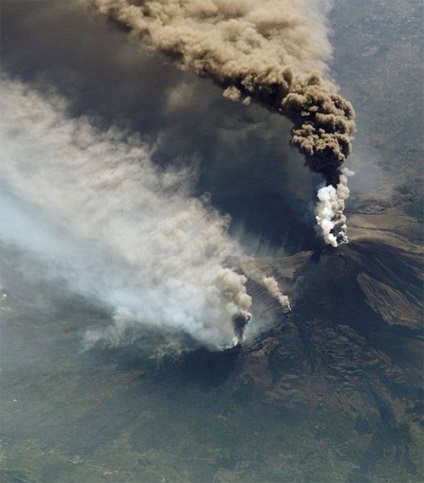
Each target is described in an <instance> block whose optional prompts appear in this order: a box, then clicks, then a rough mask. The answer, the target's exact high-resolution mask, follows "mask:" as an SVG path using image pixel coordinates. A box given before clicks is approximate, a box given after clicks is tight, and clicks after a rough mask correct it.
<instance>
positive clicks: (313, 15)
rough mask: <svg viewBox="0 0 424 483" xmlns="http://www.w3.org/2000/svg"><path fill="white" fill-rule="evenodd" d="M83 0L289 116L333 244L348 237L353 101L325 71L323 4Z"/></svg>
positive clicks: (233, 90) (235, 91)
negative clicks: (316, 183) (318, 180)
mask: <svg viewBox="0 0 424 483" xmlns="http://www.w3.org/2000/svg"><path fill="white" fill-rule="evenodd" d="M86 3H87V4H88V5H91V6H93V7H95V8H96V9H97V10H98V11H99V12H101V13H103V14H105V15H107V16H108V17H109V18H110V19H111V20H113V22H115V23H116V24H118V25H119V26H122V27H123V28H124V29H125V30H128V31H130V32H131V33H132V35H133V36H134V37H136V38H140V39H142V40H145V41H146V42H147V43H148V44H149V45H150V46H151V47H152V48H154V49H157V50H160V51H162V52H164V53H165V54H167V55H169V56H170V57H171V58H173V59H176V60H177V62H178V64H179V65H180V66H181V67H182V68H183V69H187V70H191V71H193V72H195V73H196V74H197V75H199V76H203V77H209V78H211V79H213V81H214V82H215V83H217V84H218V85H220V86H221V87H222V88H224V95H225V96H226V97H228V98H230V99H232V100H241V101H242V102H244V103H246V104H248V103H249V102H250V101H251V100H254V101H255V102H258V103H260V104H261V105H263V106H264V107H266V108H267V109H269V110H271V111H275V112H278V113H281V114H283V115H285V116H287V117H288V118H289V119H291V121H292V122H293V125H294V127H293V129H292V144H293V145H294V146H295V147H296V148H297V149H299V151H300V152H301V153H302V154H303V155H304V157H305V163H306V165H307V166H308V167H309V168H310V169H311V170H312V171H314V172H316V173H319V174H321V175H322V176H323V177H324V179H325V182H326V184H327V186H328V189H326V190H325V191H324V192H322V191H321V192H320V193H319V195H318V196H319V200H320V203H319V204H318V206H317V217H316V219H317V223H318V225H319V226H320V228H321V229H322V232H323V236H324V239H325V241H326V243H329V244H331V245H333V246H337V245H338V244H339V243H341V242H346V241H347V236H346V233H345V232H346V224H345V217H344V215H343V209H344V200H345V199H346V198H347V196H348V191H347V188H346V179H345V178H344V177H342V172H341V170H340V168H341V166H342V164H343V163H344V161H345V160H346V157H347V156H348V155H349V153H350V151H351V136H352V133H353V131H354V129H355V124H354V110H353V108H352V106H351V104H350V103H349V102H348V101H346V100H345V99H343V97H341V96H340V95H339V94H338V92H337V87H336V86H335V85H334V84H333V83H332V82H330V81H329V80H328V79H327V75H326V74H327V70H328V68H327V66H326V60H327V59H328V58H329V57H330V55H331V47H330V45H329V43H328V41H327V25H326V20H325V17H324V16H323V15H322V14H321V13H320V12H319V6H317V5H314V4H313V2H308V1H302V2H296V1H293V0H285V1H283V2H281V1H278V2H277V1H276V0H268V1H265V2H260V3H257V2H256V3H255V2H251V1H249V0H245V1H237V2H236V1H220V0H214V1H213V0H211V1H208V2H202V1H192V2H175V1H172V0H169V1H165V2H158V1H155V0H153V1H146V2H145V1H139V0H121V1H117V0H86ZM321 7H322V6H321Z"/></svg>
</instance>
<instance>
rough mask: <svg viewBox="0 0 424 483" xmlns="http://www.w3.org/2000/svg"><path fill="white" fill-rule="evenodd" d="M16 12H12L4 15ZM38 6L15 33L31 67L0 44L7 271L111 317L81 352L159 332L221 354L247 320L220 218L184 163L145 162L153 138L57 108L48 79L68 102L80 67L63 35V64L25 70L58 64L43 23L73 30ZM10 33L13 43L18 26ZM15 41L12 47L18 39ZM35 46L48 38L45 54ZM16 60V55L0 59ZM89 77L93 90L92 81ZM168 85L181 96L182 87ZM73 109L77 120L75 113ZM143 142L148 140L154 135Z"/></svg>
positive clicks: (264, 279) (241, 281)
mask: <svg viewBox="0 0 424 483" xmlns="http://www.w3.org/2000/svg"><path fill="white" fill-rule="evenodd" d="M23 5H25V2H23V4H20V5H19V4H18V7H15V6H13V5H12V6H11V7H10V10H9V14H11V12H13V10H14V9H15V8H17V10H18V11H19V7H22V6H23ZM46 5H49V3H46V4H44V5H43V6H44V8H43V7H41V6H40V5H38V4H37V7H35V8H34V10H33V11H32V15H29V16H28V17H27V18H26V22H24V26H23V27H24V28H23V29H22V30H23V32H24V33H27V32H28V30H31V28H32V29H33V30H35V31H36V32H38V33H39V36H38V38H37V40H38V41H39V42H38V43H36V44H35V45H36V48H34V49H33V51H32V53H31V54H29V58H30V59H32V65H31V63H29V64H27V63H25V62H24V59H25V57H26V55H27V51H25V50H22V51H20V49H19V47H20V45H19V42H18V45H17V46H14V47H12V48H10V49H9V47H8V45H9V46H10V43H9V44H6V47H7V48H6V54H7V55H6V66H7V70H8V71H9V74H13V75H8V76H7V75H6V76H4V77H2V79H1V80H2V82H1V91H2V96H1V97H2V111H3V112H4V113H6V117H5V118H4V119H3V120H2V123H1V126H0V127H1V133H0V135H1V138H2V146H3V152H2V165H3V166H4V168H3V170H2V173H1V187H2V189H1V199H2V207H3V211H2V213H1V231H0V243H1V248H2V252H4V253H12V252H13V251H14V252H15V254H16V252H19V254H18V255H17V256H18V258H19V259H20V260H19V261H17V265H19V266H18V267H17V269H18V270H20V271H21V272H23V273H25V274H26V275H27V276H28V277H29V278H34V277H36V278H38V279H40V280H44V279H47V280H50V281H51V280H61V283H64V284H65V285H66V286H67V287H68V288H69V289H70V290H71V291H72V292H75V293H77V294H81V295H83V296H84V297H86V298H87V299H89V300H93V301H97V302H100V303H101V304H105V305H106V306H108V307H109V308H110V309H111V311H112V314H113V320H114V323H113V324H112V325H111V326H110V327H107V328H101V329H99V330H91V331H88V332H87V334H86V343H87V346H90V345H92V344H95V343H97V342H98V341H107V342H108V343H110V344H112V345H119V344H121V343H131V340H132V337H133V333H134V332H137V331H138V330H139V328H140V327H141V328H142V329H143V330H145V328H146V327H147V328H151V327H155V326H156V327H159V329H160V330H162V331H163V332H164V333H166V332H167V331H168V332H170V333H173V334H174V333H175V331H183V332H186V333H188V334H190V336H191V337H192V338H193V339H195V340H196V341H197V342H198V343H201V344H203V345H206V346H208V347H210V348H215V349H216V348H218V349H219V348H223V347H226V346H228V345H231V343H232V339H233V337H234V336H235V337H236V339H237V341H240V340H241V339H242V338H243V334H244V328H245V325H246V324H244V325H243V324H241V323H240V320H241V319H240V318H241V317H244V319H245V322H248V321H249V319H250V314H249V312H248V308H249V306H250V304H251V297H250V296H249V295H248V294H247V292H246V288H245V282H246V277H245V275H243V274H242V273H240V270H236V269H234V265H233V264H232V263H231V262H230V261H229V260H228V259H229V257H230V256H232V257H234V256H237V255H238V254H239V253H241V252H239V248H238V245H237V243H234V242H233V241H232V240H231V239H230V237H228V235H227V229H228V224H229V219H228V218H227V217H225V216H222V215H221V214H219V213H218V212H217V211H216V210H214V209H213V208H212V207H211V206H210V205H209V204H208V203H207V202H206V201H205V199H197V198H196V197H194V196H193V195H192V189H191V179H192V178H193V177H194V178H195V176H196V175H195V168H196V166H195V164H196V163H195V162H193V166H192V167H190V166H189V165H187V164H184V163H182V164H181V166H178V163H177V167H172V166H171V167H169V166H168V167H167V166H166V163H162V164H161V163H160V162H156V163H153V162H152V158H153V153H155V152H156V153H157V149H156V146H155V145H154V143H153V142H152V138H153V136H152V138H150V139H149V138H147V137H146V138H147V140H144V139H140V138H139V137H138V136H137V135H134V134H131V132H132V131H129V129H128V128H127V129H125V128H123V127H122V126H121V128H117V127H116V126H114V125H113V122H112V121H111V122H110V123H109V125H106V126H105V125H104V119H102V120H101V121H100V122H98V123H96V119H93V117H92V116H89V117H87V116H85V117H81V115H80V114H78V113H77V112H76V111H77V110H78V102H77V103H76V105H77V107H76V106H75V104H74V105H73V106H72V107H69V106H68V102H67V100H65V99H64V98H63V97H62V96H60V95H57V93H56V90H57V89H55V87H56V83H55V82H52V80H54V79H55V78H56V79H59V80H60V79H64V80H63V84H62V86H61V87H62V88H63V90H66V88H68V89H70V91H68V92H70V97H71V99H72V94H74V98H77V97H78V96H77V94H75V93H73V92H72V86H71V83H70V81H69V79H68V78H67V77H66V73H67V69H66V67H69V66H71V68H70V70H69V71H68V73H69V72H70V77H71V80H72V79H78V75H75V76H73V75H72V74H77V73H78V72H77V70H76V66H78V64H79V63H80V62H81V64H82V65H83V64H84V61H86V60H87V59H86V58H85V59H83V60H82V61H81V60H79V59H78V55H77V54H78V52H77V51H79V50H81V49H82V46H81V45H79V46H78V48H75V46H72V45H71V46H70V47H69V37H68V36H67V35H65V37H62V38H61V40H62V41H63V42H64V44H63V45H62V47H63V48H69V51H68V53H69V54H73V55H74V57H72V55H71V56H70V58H69V56H68V57H66V58H65V61H64V62H63V63H60V62H59V60H58V59H57V63H56V64H55V63H53V66H51V64H48V65H49V67H51V70H50V71H49V69H48V68H45V69H44V70H43V69H42V68H41V69H37V67H38V66H42V65H43V61H44V62H47V61H48V60H49V59H50V58H51V56H52V55H53V54H54V55H57V57H58V58H59V57H60V54H61V52H60V49H59V51H58V52H55V51H54V50H53V51H50V50H48V47H50V42H51V34H53V33H54V29H52V30H51V31H49V36H48V37H49V38H48V39H46V38H45V37H43V35H42V32H43V31H44V29H45V24H43V20H45V19H50V20H51V18H52V17H55V15H56V14H59V20H61V22H59V25H64V24H65V25H68V26H69V25H71V26H72V27H70V30H72V29H75V25H76V24H78V22H77V19H78V15H76V16H73V15H72V13H74V11H73V10H72V9H70V10H69V9H68V8H62V6H59V7H57V9H55V8H54V9H53V10H54V11H53V13H52V12H50V11H49V10H48V9H46V8H45V7H46ZM15 12H16V11H15ZM83 12H84V11H83ZM85 13H86V12H85ZM60 14H62V17H60ZM9 18H10V17H9ZM12 19H13V16H12ZM65 19H67V20H72V21H71V22H65V21H64V20H65ZM15 20H16V17H15ZM87 22H88V23H89V24H90V23H91V20H88V21H87ZM93 22H96V21H93ZM42 25H43V28H41V26H42ZM53 25H56V27H57V32H56V35H57V36H58V37H60V36H61V35H63V31H62V29H60V28H59V25H58V24H54V23H53ZM12 27H13V22H12ZM10 28H11V27H10V25H9V29H10ZM15 29H16V30H15V32H14V35H15V36H16V31H18V32H19V28H18V26H16V25H15ZM12 32H13V29H12ZM76 32H78V31H77V30H76ZM65 33H66V32H65ZM68 33H69V32H68ZM8 35H12V33H11V30H9V31H8V33H6V37H7V36H8ZM108 35H109V34H108V33H107V34H105V38H106V39H108V38H109V37H108ZM12 36H13V35H12ZM9 38H10V37H9ZM116 38H117V37H116ZM18 40H21V41H22V39H19V35H18ZM43 40H44V41H46V40H48V45H47V46H45V45H43ZM114 41H115V38H114V37H113V36H112V40H111V43H112V44H113V42H114ZM9 42H10V40H9ZM115 47H116V46H115ZM14 48H15V49H17V50H14ZM117 50H118V52H117V55H116V57H117V58H119V59H120V60H121V61H122V59H123V60H124V61H128V63H130V64H131V54H130V53H128V51H127V50H126V48H123V49H122V50H119V49H117ZM10 51H12V52H10ZM19 51H20V54H19V55H18V56H17V57H15V56H14V55H12V54H13V53H14V52H19ZM126 53H127V54H128V57H129V58H128V57H126V56H125V54H126ZM95 54H96V52H95V51H94V52H93V56H95ZM54 55H53V57H54ZM31 56H34V57H35V58H34V57H31ZM83 57H84V56H83ZM137 58H138V59H137V61H139V56H137ZM115 61H116V62H118V59H115ZM153 64H154V62H153ZM17 74H19V77H21V78H23V79H25V82H21V81H20V80H18V79H17V77H18V76H17ZM92 74H93V79H91V80H92V82H93V84H92V87H93V86H94V84H95V81H96V80H97V78H95V79H94V71H93V73H92ZM97 74H98V72H97ZM79 80H81V79H79ZM77 82H78V81H77ZM81 83H82V84H83V85H84V82H83V81H81ZM58 84H59V85H60V82H58ZM87 84H88V85H90V82H87ZM87 84H86V85H87ZM63 86H65V87H63ZM77 87H78V86H77ZM179 87H180V88H181V89H183V91H184V85H182V86H181V84H180V85H179ZM178 102H179V93H178V90H177V91H176V90H175V86H172V88H170V92H168V99H167V102H165V103H164V104H165V105H164V106H163V111H164V112H162V114H163V116H164V117H166V114H167V112H166V111H167V109H170V110H171V111H172V106H173V105H175V104H177V105H178ZM190 102H194V101H193V99H190ZM70 104H72V101H71V102H70ZM81 104H82V103H81ZM109 107H110V106H109ZM79 108H80V109H81V111H83V112H84V109H83V108H84V106H81V105H80V106H79ZM136 109H139V107H138V106H137V108H136ZM111 110H112V109H111ZM89 114H92V113H90V112H89ZM95 124H99V126H98V127H96V125H95ZM165 131H166V129H165ZM151 132H153V133H155V134H156V136H157V137H158V138H160V135H161V132H160V129H159V128H158V127H157V126H156V127H154V128H151ZM158 157H159V158H160V155H158ZM28 173H30V174H31V175H30V176H28ZM195 179H196V178H195ZM29 233H31V236H28V234H29ZM195 273H197V275H195ZM218 274H220V275H218ZM221 275H222V276H221ZM249 277H253V278H254V279H255V280H257V282H258V283H260V284H261V285H262V287H263V288H264V290H268V291H269V292H270V293H272V296H273V297H275V298H276V299H277V300H278V301H279V302H280V303H284V304H285V306H286V307H287V304H288V301H287V300H286V298H285V297H284V295H283V294H282V293H281V291H280V290H279V289H278V284H277V283H276V282H275V281H274V284H272V280H273V279H272V277H269V276H266V275H265V274H261V273H260V271H259V270H258V269H255V270H252V268H251V267H250V268H249ZM4 278H7V276H6V277H3V274H2V279H4ZM276 288H277V290H276ZM234 289H235V290H236V292H237V294H238V295H237V294H236V292H234V291H233V290H234ZM220 294H221V295H222V297H223V298H221V295H220ZM239 295H240V297H239ZM199 296H200V297H199ZM236 299H237V300H236ZM239 303H240V304H241V305H239ZM207 306H209V308H207ZM237 307H238V308H237ZM284 308H285V307H283V310H284ZM239 309H240V310H239ZM161 314H162V315H161Z"/></svg>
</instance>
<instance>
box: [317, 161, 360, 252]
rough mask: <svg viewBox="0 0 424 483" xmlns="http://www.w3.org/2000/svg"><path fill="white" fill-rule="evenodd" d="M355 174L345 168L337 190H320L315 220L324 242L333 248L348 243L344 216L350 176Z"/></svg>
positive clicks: (328, 188)
mask: <svg viewBox="0 0 424 483" xmlns="http://www.w3.org/2000/svg"><path fill="white" fill-rule="evenodd" d="M353 174H354V172H353V171H350V170H348V169H347V168H343V169H342V170H341V174H340V178H339V184H338V185H337V188H335V187H334V186H332V185H329V186H324V187H323V188H320V189H319V190H318V194H317V196H318V200H319V201H318V203H317V205H316V207H315V219H316V221H317V224H318V227H319V229H320V230H321V233H322V235H323V237H324V241H325V242H326V243H328V244H329V245H332V246H333V247H337V246H338V245H339V244H340V243H347V242H348V241H349V239H348V237H347V233H346V231H347V226H346V216H345V214H344V209H345V200H347V199H348V198H349V194H350V192H349V188H348V187H347V179H348V176H353Z"/></svg>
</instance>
